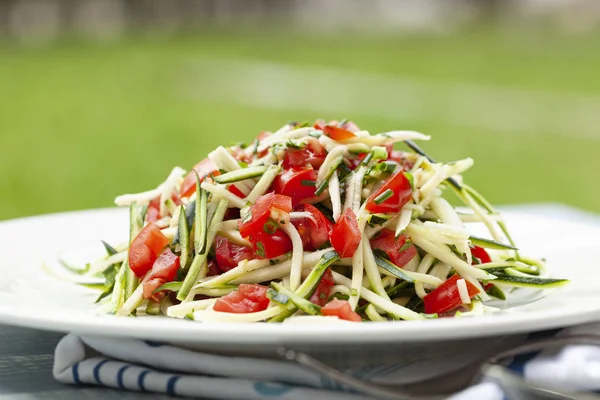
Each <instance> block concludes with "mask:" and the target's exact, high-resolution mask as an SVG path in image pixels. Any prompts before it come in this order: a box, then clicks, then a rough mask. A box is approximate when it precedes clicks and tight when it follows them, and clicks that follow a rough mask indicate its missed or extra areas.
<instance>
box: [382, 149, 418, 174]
mask: <svg viewBox="0 0 600 400" xmlns="http://www.w3.org/2000/svg"><path fill="white" fill-rule="evenodd" d="M406 154H407V153H405V152H403V151H400V150H393V149H392V148H391V147H390V148H388V160H391V161H396V162H397V163H398V164H400V167H401V168H402V170H404V171H410V170H411V169H412V167H414V166H415V164H414V163H413V162H410V161H408V159H407V158H406Z"/></svg>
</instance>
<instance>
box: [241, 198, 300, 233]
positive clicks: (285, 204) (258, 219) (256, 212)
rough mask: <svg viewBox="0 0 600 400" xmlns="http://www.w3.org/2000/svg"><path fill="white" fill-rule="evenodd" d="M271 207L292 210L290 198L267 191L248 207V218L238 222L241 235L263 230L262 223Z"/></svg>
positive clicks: (266, 218)
mask: <svg viewBox="0 0 600 400" xmlns="http://www.w3.org/2000/svg"><path fill="white" fill-rule="evenodd" d="M272 208H276V209H278V210H280V211H282V212H284V213H289V212H290V211H291V210H292V199H291V198H290V197H288V196H283V195H280V194H275V193H267V194H265V195H263V196H260V197H259V198H258V199H256V202H255V203H254V205H253V206H252V207H250V211H249V212H250V219H249V220H248V221H240V222H239V223H238V228H239V230H240V234H241V235H242V237H248V236H250V235H251V234H252V233H254V232H257V231H263V230H264V225H265V224H266V223H267V221H268V220H269V218H270V216H271V209H272Z"/></svg>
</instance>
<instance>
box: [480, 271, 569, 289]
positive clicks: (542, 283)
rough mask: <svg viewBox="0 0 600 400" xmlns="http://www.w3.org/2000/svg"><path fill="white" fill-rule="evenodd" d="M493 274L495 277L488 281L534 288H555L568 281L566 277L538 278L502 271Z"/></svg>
mask: <svg viewBox="0 0 600 400" xmlns="http://www.w3.org/2000/svg"><path fill="white" fill-rule="evenodd" d="M494 275H496V279H494V280H493V281H490V282H491V283H494V284H497V283H501V284H505V285H509V286H516V287H527V288H534V289H550V288H557V287H560V286H563V285H565V284H567V283H568V282H569V280H568V279H554V278H540V277H537V276H531V277H529V276H513V275H508V274H502V273H495V274H494Z"/></svg>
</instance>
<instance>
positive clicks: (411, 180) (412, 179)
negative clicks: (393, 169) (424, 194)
mask: <svg viewBox="0 0 600 400" xmlns="http://www.w3.org/2000/svg"><path fill="white" fill-rule="evenodd" d="M403 174H404V176H405V177H406V179H408V181H409V182H410V187H411V189H412V190H415V177H414V176H413V174H411V173H410V172H403Z"/></svg>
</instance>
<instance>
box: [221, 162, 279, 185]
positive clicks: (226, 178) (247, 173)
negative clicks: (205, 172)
mask: <svg viewBox="0 0 600 400" xmlns="http://www.w3.org/2000/svg"><path fill="white" fill-rule="evenodd" d="M266 171H267V167H265V166H264V165H263V166H258V167H248V168H242V169H239V170H237V171H231V172H227V173H225V174H223V175H217V176H215V177H213V179H214V181H215V182H217V183H221V184H225V183H233V182H239V181H244V180H248V179H254V178H258V177H259V176H262V175H263V174H264V173H265V172H266Z"/></svg>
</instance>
